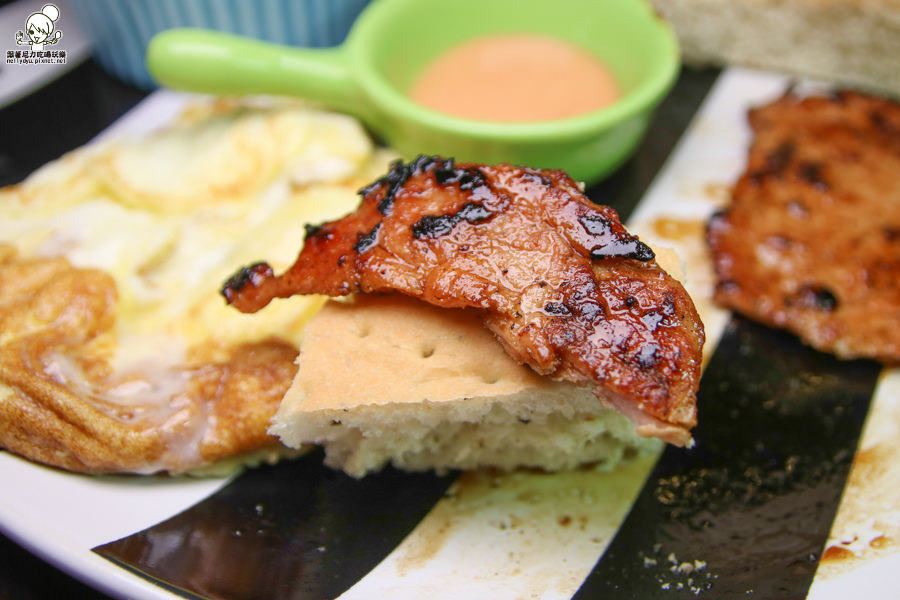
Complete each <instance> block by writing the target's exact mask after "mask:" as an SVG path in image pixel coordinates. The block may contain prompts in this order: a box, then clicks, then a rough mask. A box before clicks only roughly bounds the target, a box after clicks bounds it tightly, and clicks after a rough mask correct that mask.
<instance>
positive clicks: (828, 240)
mask: <svg viewBox="0 0 900 600" xmlns="http://www.w3.org/2000/svg"><path fill="white" fill-rule="evenodd" d="M749 117H750V124H751V126H752V128H753V131H754V136H755V137H754V141H753V144H752V147H751V148H750V152H749V158H748V164H747V168H746V171H745V172H744V173H743V175H742V176H741V177H740V179H739V180H738V182H737V183H736V185H735V186H734V189H733V194H732V203H731V206H730V207H729V208H728V209H727V210H726V211H725V212H722V213H720V214H717V215H715V216H714V217H713V218H712V219H711V220H710V222H709V224H708V229H707V240H708V243H709V247H710V248H711V250H712V254H713V256H714V261H715V270H716V275H717V277H718V286H717V289H716V294H715V298H716V300H717V301H718V302H720V303H721V304H723V305H724V306H726V307H729V308H731V309H733V310H736V311H738V312H741V313H743V314H745V315H747V316H749V317H751V318H754V319H757V320H759V321H762V322H763V323H767V324H769V325H772V326H775V327H781V328H785V329H788V330H790V331H792V332H793V333H795V334H796V335H798V336H799V337H800V338H802V339H803V340H804V341H805V342H806V343H807V344H809V345H811V346H813V347H815V348H817V349H819V350H822V351H826V352H831V353H834V354H836V355H837V356H839V357H842V358H858V357H867V358H873V359H877V360H880V361H883V362H886V363H894V364H896V363H898V362H900V105H898V104H896V103H894V102H891V101H889V100H885V99H880V98H876V97H872V96H868V95H864V94H860V93H855V92H842V93H837V94H835V95H832V96H814V97H807V98H799V97H797V96H796V95H794V94H787V95H785V96H784V97H782V98H780V99H778V100H777V101H775V102H773V103H771V104H769V105H767V106H764V107H760V108H757V109H754V110H752V111H751V112H750V115H749Z"/></svg>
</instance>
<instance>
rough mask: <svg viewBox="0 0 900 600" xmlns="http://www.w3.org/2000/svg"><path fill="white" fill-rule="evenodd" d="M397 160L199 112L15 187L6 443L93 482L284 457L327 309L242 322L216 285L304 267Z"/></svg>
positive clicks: (2, 291) (197, 108)
mask: <svg viewBox="0 0 900 600" xmlns="http://www.w3.org/2000/svg"><path fill="white" fill-rule="evenodd" d="M393 158H394V157H393V155H391V153H390V152H389V151H386V150H384V149H379V148H378V147H376V146H375V145H374V144H373V142H372V140H371V139H370V138H369V137H368V135H367V134H366V132H365V131H364V130H363V128H362V127H361V126H360V125H359V123H358V122H356V121H355V120H353V119H351V118H349V117H346V116H343V115H338V114H334V113H328V112H325V111H322V110H318V109H315V108H312V107H309V106H308V105H304V104H303V103H300V102H295V101H286V100H277V101H276V100H274V99H268V98H235V99H223V98H202V99H200V98H198V99H195V100H192V101H191V102H190V103H189V104H188V105H187V106H186V107H185V108H184V110H183V111H182V112H181V114H180V115H179V116H178V117H177V118H176V119H175V120H174V122H172V123H171V124H169V125H168V126H166V127H165V128H163V129H160V130H157V131H154V132H152V133H150V134H146V135H143V136H139V137H131V138H122V139H117V140H113V141H108V142H98V143H96V144H91V145H88V146H86V147H83V148H79V149H77V150H75V151H73V152H71V153H69V154H67V155H65V156H63V157H61V158H60V159H58V160H56V161H54V162H52V163H50V164H48V165H46V166H44V167H43V168H41V169H40V170H38V171H37V172H35V173H34V174H33V175H31V176H30V177H29V178H28V179H26V180H25V181H23V182H22V183H21V184H19V185H16V186H11V187H8V188H4V189H2V190H0V206H2V211H3V214H4V219H3V220H2V221H0V446H2V447H4V448H6V449H7V450H10V451H12V452H16V453H18V454H21V455H22V456H24V457H26V458H29V459H31V460H35V461H38V462H42V463H46V464H49V465H53V466H57V467H61V468H65V469H69V470H74V471H79V472H88V473H110V472H131V473H153V472H158V471H167V472H175V473H179V472H185V471H194V470H197V469H203V468H207V467H209V466H210V465H213V464H217V463H219V462H220V461H222V460H224V459H227V458H230V457H234V456H239V457H242V458H243V457H247V456H250V455H253V456H256V457H259V456H264V457H267V458H268V457H275V456H279V455H281V454H282V452H283V449H282V448H281V447H280V445H279V444H278V442H277V441H276V440H275V439H274V438H272V437H270V436H269V435H268V434H267V433H266V429H267V427H268V425H269V421H270V419H271V416H272V415H273V414H274V411H275V410H276V409H277V406H278V403H279V402H280V400H281V397H282V395H283V394H284V392H285V390H286V389H287V387H288V386H289V385H290V383H291V381H292V379H293V376H294V373H295V371H296V366H295V364H294V361H295V358H296V355H297V348H298V347H299V344H300V341H301V340H302V336H303V329H304V325H305V324H306V322H307V321H308V320H309V318H310V317H312V315H314V314H315V313H316V312H317V310H318V309H319V307H320V306H321V304H322V302H323V299H322V298H319V297H314V296H310V297H304V298H301V299H294V300H293V301H291V302H283V303H279V304H278V305H276V306H273V307H272V308H273V310H267V311H265V312H264V313H260V314H256V315H244V314H241V313H239V312H237V311H234V310H232V309H229V308H228V307H227V306H226V305H225V303H224V301H223V300H222V299H221V297H220V296H219V291H218V290H219V287H220V286H221V284H222V282H223V281H224V280H225V279H227V277H228V276H229V275H230V274H231V273H232V272H233V270H234V266H235V265H239V264H245V263H248V262H251V261H253V260H254V259H255V258H256V257H259V256H266V257H271V259H272V263H273V265H275V266H276V268H278V267H286V266H288V265H290V264H291V263H292V262H293V260H294V258H295V257H296V252H297V247H298V242H301V241H302V240H303V238H304V235H305V227H306V225H307V224H316V223H319V222H322V221H326V220H331V219H335V218H337V217H340V216H341V215H343V214H345V213H347V212H349V211H351V210H353V209H354V208H355V207H356V205H357V204H358V201H359V198H358V196H357V190H358V189H359V188H360V187H362V186H363V185H364V184H365V183H367V182H368V181H370V180H371V179H373V178H374V177H375V176H377V174H379V173H381V172H383V171H384V169H385V168H386V165H387V164H388V163H389V162H390V160H392V159H393Z"/></svg>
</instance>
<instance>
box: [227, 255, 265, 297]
mask: <svg viewBox="0 0 900 600" xmlns="http://www.w3.org/2000/svg"><path fill="white" fill-rule="evenodd" d="M273 275H274V271H272V267H270V266H269V264H268V263H265V262H257V263H253V264H252V265H248V266H246V267H242V268H241V269H239V270H238V271H237V272H236V273H235V274H234V275H232V276H231V277H229V278H228V280H227V281H225V283H224V284H223V285H222V289H221V290H219V293H221V294H222V295H223V296H224V297H225V301H226V302H228V304H231V303H232V302H234V299H235V298H236V297H237V296H238V294H240V293H241V290H243V289H244V288H245V287H247V285H252V286H253V287H257V286H258V285H259V284H260V283H261V282H263V281H265V280H266V279H268V278H270V277H272V276H273Z"/></svg>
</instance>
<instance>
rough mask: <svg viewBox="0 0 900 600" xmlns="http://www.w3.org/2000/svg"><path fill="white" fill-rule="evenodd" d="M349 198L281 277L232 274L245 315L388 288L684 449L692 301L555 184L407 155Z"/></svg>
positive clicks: (693, 386)
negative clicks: (584, 388)
mask: <svg viewBox="0 0 900 600" xmlns="http://www.w3.org/2000/svg"><path fill="white" fill-rule="evenodd" d="M361 194H362V203H361V205H360V207H359V209H358V210H357V211H356V212H355V213H352V214H350V215H348V216H346V217H344V218H343V219H340V220H338V221H334V222H331V223H325V224H323V225H320V226H317V227H311V228H309V230H308V232H307V236H306V240H305V244H304V246H303V249H302V251H301V252H300V255H299V257H298V258H297V261H296V262H295V264H294V265H293V266H292V267H291V268H290V269H289V270H287V271H286V272H285V273H283V274H280V275H276V274H275V273H274V272H273V269H272V268H271V267H270V266H269V265H268V264H266V263H257V264H254V265H251V266H249V267H246V268H244V269H241V270H240V271H239V272H238V273H237V274H235V275H234V276H233V277H232V278H231V279H229V280H228V281H227V282H226V283H225V285H224V287H223V289H222V293H223V295H224V296H225V298H226V300H227V301H228V302H229V303H231V304H233V305H234V306H235V307H236V308H238V309H239V310H241V311H244V312H254V311H257V310H259V309H261V308H262V307H264V306H265V305H266V304H268V303H269V302H270V301H271V300H273V299H274V298H284V297H288V296H291V295H293V294H327V295H330V296H343V295H347V294H355V293H379V292H401V293H404V294H408V295H410V296H413V297H416V298H419V299H422V300H424V301H426V302H430V303H432V304H435V305H438V306H443V307H468V308H471V309H475V310H479V311H480V312H481V315H482V319H483V321H484V323H485V325H486V326H487V327H488V328H489V329H490V330H491V331H493V332H494V334H495V335H496V336H497V338H498V339H499V341H500V342H501V343H502V344H503V346H504V347H505V349H506V350H507V352H508V353H509V354H510V355H511V356H513V357H514V358H515V359H517V360H519V361H520V362H523V363H525V364H528V365H529V366H531V367H532V368H533V369H535V370H536V371H537V372H538V373H540V374H542V375H547V376H550V377H553V378H557V379H562V380H568V381H572V382H575V383H578V384H588V385H592V386H594V388H595V390H596V391H597V395H598V397H599V398H600V399H601V400H603V401H604V402H607V403H609V404H612V405H613V406H615V407H616V408H617V409H618V410H620V411H622V412H623V413H625V414H626V415H627V416H629V417H630V418H631V419H632V420H633V421H634V422H635V423H636V424H637V426H638V427H637V431H638V433H640V434H642V435H648V436H657V437H661V438H663V439H665V440H667V441H669V442H672V443H675V444H679V445H685V444H689V443H690V442H691V435H690V429H691V428H692V427H693V426H694V425H695V424H696V390H697V385H698V381H699V376H700V362H701V350H702V345H703V341H704V332H703V326H702V324H701V322H700V319H699V317H698V315H697V312H696V310H695V308H694V305H693V303H692V301H691V299H690V298H689V297H688V295H687V293H686V292H685V290H684V288H683V287H682V286H681V284H680V283H678V282H677V281H676V280H675V279H673V278H672V277H670V276H669V275H668V274H667V273H665V272H664V271H663V270H662V269H661V268H660V267H659V266H658V265H657V264H656V262H655V260H654V258H655V256H654V253H653V251H652V250H651V249H650V248H649V247H648V246H647V245H646V244H644V243H643V242H641V241H640V240H639V239H637V237H635V236H633V235H631V234H629V233H628V232H627V231H626V230H625V228H624V226H623V225H622V223H621V222H620V221H619V219H618V216H617V214H616V213H615V211H614V210H613V209H611V208H609V207H606V206H598V205H596V204H593V203H591V202H590V201H589V200H588V199H587V198H586V197H585V196H584V194H582V192H581V191H580V189H579V187H578V185H577V184H576V183H575V182H574V181H573V180H572V179H571V178H570V177H569V176H568V175H566V174H565V173H564V172H562V171H552V170H539V169H531V168H524V167H514V166H510V165H498V166H486V165H474V164H459V165H456V164H454V162H453V160H452V159H449V160H443V159H441V158H437V157H419V158H418V159H416V160H414V161H412V162H410V163H408V164H403V163H401V162H399V161H398V162H396V163H394V164H393V165H392V167H391V169H390V172H389V173H388V174H387V175H385V176H384V177H382V178H381V179H379V180H377V181H375V182H374V183H373V184H371V185H370V186H368V187H366V188H364V189H363V190H361Z"/></svg>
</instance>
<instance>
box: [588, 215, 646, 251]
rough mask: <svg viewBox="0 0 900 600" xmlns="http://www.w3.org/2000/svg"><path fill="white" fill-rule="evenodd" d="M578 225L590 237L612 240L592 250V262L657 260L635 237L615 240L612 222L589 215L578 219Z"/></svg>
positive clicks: (627, 235) (625, 236)
mask: <svg viewBox="0 0 900 600" xmlns="http://www.w3.org/2000/svg"><path fill="white" fill-rule="evenodd" d="M578 223H579V224H580V225H581V227H582V228H583V229H584V230H585V231H586V232H587V233H588V234H590V235H592V236H597V237H606V238H610V240H609V241H608V242H605V243H601V244H599V245H597V246H594V247H593V248H591V251H590V256H591V259H592V260H602V259H604V258H614V257H616V258H634V259H636V260H640V261H645V262H646V261H648V260H653V259H654V258H656V254H654V253H653V250H651V249H650V246H648V245H647V244H645V243H644V242H642V241H640V240H639V239H637V238H636V237H634V236H633V235H629V234H627V233H626V234H624V235H623V237H622V238H615V237H614V232H613V228H612V225H611V224H610V222H609V221H608V220H607V219H605V218H604V217H602V216H599V215H587V216H581V217H578Z"/></svg>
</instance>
